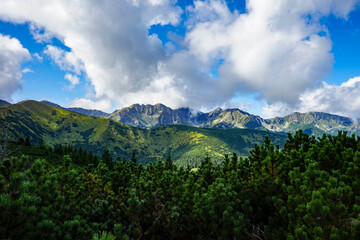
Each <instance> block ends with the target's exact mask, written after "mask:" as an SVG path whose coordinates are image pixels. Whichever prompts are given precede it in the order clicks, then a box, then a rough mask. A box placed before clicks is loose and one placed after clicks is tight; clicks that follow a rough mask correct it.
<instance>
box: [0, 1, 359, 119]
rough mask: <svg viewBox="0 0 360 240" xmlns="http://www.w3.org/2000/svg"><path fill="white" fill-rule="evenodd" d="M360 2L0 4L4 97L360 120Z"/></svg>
mask: <svg viewBox="0 0 360 240" xmlns="http://www.w3.org/2000/svg"><path fill="white" fill-rule="evenodd" d="M359 43H360V0H247V1H242V0H238V1H236V0H229V1H222V0H203V1H198V0H195V1H192V0H183V1H176V0H102V1H99V0H77V1H75V0H62V1H58V0H27V1H23V0H1V1H0V99H3V100H7V101H10V102H12V103H16V102H19V101H23V100H28V99H33V100H39V101H40V100H43V99H47V100H49V101H52V102H55V103H58V104H60V105H62V106H64V107H84V108H88V109H100V110H103V111H106V112H112V111H113V110H115V109H118V108H122V107H126V106H129V105H131V104H134V103H141V104H156V103H163V104H165V105H167V106H169V107H172V108H178V107H185V106H188V107H191V108H193V109H197V110H201V111H209V110H212V109H214V108H216V107H222V108H240V109H242V110H245V111H248V112H250V113H252V114H256V115H260V116H262V117H265V118H271V117H275V116H285V115H286V114H289V113H292V112H295V111H298V112H308V111H320V112H328V113H333V114H338V115H343V116H348V117H351V118H354V119H358V118H360V44H359Z"/></svg>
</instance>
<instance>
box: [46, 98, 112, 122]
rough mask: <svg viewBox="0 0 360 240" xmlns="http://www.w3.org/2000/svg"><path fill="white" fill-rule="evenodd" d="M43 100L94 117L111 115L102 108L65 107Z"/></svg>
mask: <svg viewBox="0 0 360 240" xmlns="http://www.w3.org/2000/svg"><path fill="white" fill-rule="evenodd" d="M41 102H42V103H45V104H47V105H50V106H53V107H58V108H63V109H67V110H69V111H72V112H76V113H80V114H84V115H88V116H92V117H102V118H106V117H108V116H109V115H110V114H109V113H106V112H103V111H100V110H96V109H85V108H79V107H72V108H64V107H62V106H60V105H59V104H56V103H53V102H50V101H48V100H42V101H41Z"/></svg>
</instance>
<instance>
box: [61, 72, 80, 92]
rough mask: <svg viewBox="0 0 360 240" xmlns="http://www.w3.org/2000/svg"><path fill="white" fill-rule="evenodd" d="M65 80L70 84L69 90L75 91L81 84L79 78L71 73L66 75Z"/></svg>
mask: <svg viewBox="0 0 360 240" xmlns="http://www.w3.org/2000/svg"><path fill="white" fill-rule="evenodd" d="M64 78H65V79H66V80H68V81H69V82H70V85H69V89H73V88H74V87H75V86H76V85H78V84H79V83H80V79H79V77H78V76H76V75H73V74H70V73H67V74H65V76H64Z"/></svg>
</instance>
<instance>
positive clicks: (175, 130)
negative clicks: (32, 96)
mask: <svg viewBox="0 0 360 240" xmlns="http://www.w3.org/2000/svg"><path fill="white" fill-rule="evenodd" d="M0 118H1V120H4V119H6V121H7V122H8V123H9V124H10V135H11V137H13V138H15V139H16V138H19V137H30V139H31V140H32V142H34V143H37V142H39V141H40V139H41V138H42V139H43V140H44V141H45V143H46V144H48V145H56V144H72V145H74V146H77V147H80V146H81V147H82V148H84V149H87V150H92V151H93V152H94V153H96V154H99V155H100V154H101V153H102V152H103V151H104V150H105V149H109V150H110V151H111V152H112V154H113V155H114V156H119V157H121V158H129V157H130V156H131V153H132V151H134V150H135V151H136V152H137V155H138V159H139V161H140V162H142V163H148V162H151V161H152V162H153V161H157V160H163V159H165V157H166V156H167V154H168V153H170V154H171V156H172V158H173V160H174V161H177V163H178V164H179V165H187V164H191V165H192V166H196V165H198V164H199V163H200V161H201V160H202V158H203V157H204V156H205V155H206V154H208V155H209V156H211V157H212V159H213V160H214V161H216V162H220V161H221V160H222V159H223V155H224V154H231V153H232V152H237V153H238V154H240V155H247V154H248V151H249V149H251V148H252V147H253V144H254V143H261V142H262V141H263V139H264V137H265V135H269V137H270V138H271V139H272V140H273V141H274V142H275V143H276V144H279V145H282V144H283V143H284V142H285V136H283V135H278V134H274V133H269V132H264V131H259V130H251V129H228V130H219V129H204V128H196V127H189V126H181V125H172V126H164V127H160V128H157V129H151V130H146V129H139V128H135V127H131V126H128V125H125V124H122V123H119V122H115V121H112V120H109V119H104V118H96V117H90V116H86V115H82V114H78V113H75V112H71V111H68V110H65V109H62V108H57V107H53V106H49V105H46V104H43V103H39V102H36V101H24V102H21V103H18V104H14V105H8V106H2V107H0Z"/></svg>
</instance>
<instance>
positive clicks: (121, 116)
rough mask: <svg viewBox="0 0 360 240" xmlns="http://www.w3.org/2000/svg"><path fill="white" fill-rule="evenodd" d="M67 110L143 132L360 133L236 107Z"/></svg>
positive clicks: (322, 121)
mask: <svg viewBox="0 0 360 240" xmlns="http://www.w3.org/2000/svg"><path fill="white" fill-rule="evenodd" d="M42 102H43V103H45V104H48V105H51V106H55V107H60V108H62V107H61V106H59V105H58V104H55V103H52V102H49V101H46V100H44V101H42ZM64 109H66V108H64ZM67 110H69V111H73V112H77V113H80V114H85V115H89V116H94V117H102V118H108V119H111V120H114V121H118V122H121V123H124V124H127V125H130V126H133V127H138V128H143V129H152V128H157V127H161V126H168V125H186V126H193V127H200V128H216V129H234V128H241V129H256V130H264V131H270V132H275V133H288V132H290V133H294V132H295V131H296V130H299V129H302V130H303V131H304V132H305V133H307V134H309V135H312V134H313V135H315V136H322V135H323V134H324V133H326V134H337V132H338V131H340V130H341V131H347V132H348V133H349V134H352V133H355V134H360V125H359V123H355V122H354V121H353V120H352V119H351V118H348V117H343V116H338V115H334V114H329V113H322V112H307V113H299V112H295V113H292V114H289V115H287V116H284V117H275V118H270V119H264V118H261V117H260V116H257V115H253V114H250V113H248V112H245V111H242V110H240V109H238V108H231V109H221V108H216V109H215V110H213V111H210V112H206V113H204V112H201V111H196V110H194V109H191V108H189V107H182V108H178V109H172V108H169V107H167V106H165V105H163V104H155V105H150V104H146V105H144V104H133V105H131V106H129V107H124V108H121V109H118V110H115V111H114V112H113V113H111V114H110V113H105V112H102V111H100V110H89V109H84V108H67Z"/></svg>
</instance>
